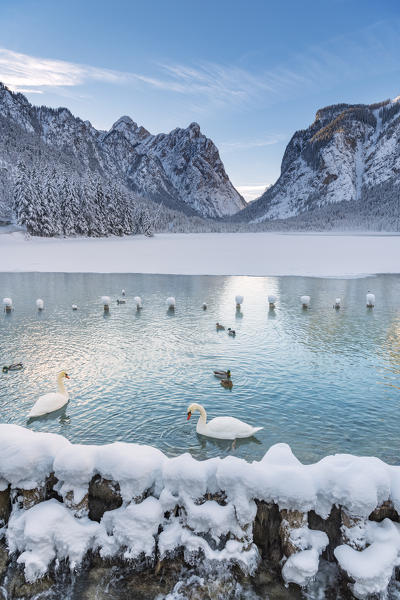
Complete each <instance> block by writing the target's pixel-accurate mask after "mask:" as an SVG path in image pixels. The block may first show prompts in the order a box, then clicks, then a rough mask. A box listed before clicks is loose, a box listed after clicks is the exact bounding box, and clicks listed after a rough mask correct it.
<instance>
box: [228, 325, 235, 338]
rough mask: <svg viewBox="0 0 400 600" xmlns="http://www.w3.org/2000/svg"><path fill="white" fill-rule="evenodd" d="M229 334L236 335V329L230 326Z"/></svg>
mask: <svg viewBox="0 0 400 600" xmlns="http://www.w3.org/2000/svg"><path fill="white" fill-rule="evenodd" d="M228 335H231V336H233V337H235V335H236V331H235V330H234V329H231V328H230V327H228Z"/></svg>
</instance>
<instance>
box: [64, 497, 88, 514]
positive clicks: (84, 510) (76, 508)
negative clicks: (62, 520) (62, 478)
mask: <svg viewBox="0 0 400 600" xmlns="http://www.w3.org/2000/svg"><path fill="white" fill-rule="evenodd" d="M64 504H65V506H67V507H68V508H70V509H71V510H72V511H73V512H74V514H75V516H76V517H87V516H88V514H89V494H85V495H84V496H83V498H82V500H80V501H79V502H75V499H74V492H73V491H69V492H67V493H66V494H65V496H64Z"/></svg>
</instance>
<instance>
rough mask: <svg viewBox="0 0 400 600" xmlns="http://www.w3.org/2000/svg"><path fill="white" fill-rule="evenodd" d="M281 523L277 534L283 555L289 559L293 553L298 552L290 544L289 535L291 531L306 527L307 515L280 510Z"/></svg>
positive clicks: (292, 544) (293, 545) (295, 511)
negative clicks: (278, 534)
mask: <svg viewBox="0 0 400 600" xmlns="http://www.w3.org/2000/svg"><path fill="white" fill-rule="evenodd" d="M281 517H282V522H281V524H280V528H279V532H280V537H281V543H282V550H283V553H284V555H285V556H286V557H287V558H289V556H292V554H295V552H298V550H299V549H298V548H297V546H296V545H295V544H294V543H293V542H292V540H291V537H290V533H291V531H292V529H299V528H300V527H304V526H305V525H307V514H306V513H302V512H300V511H299V510H286V509H282V510H281Z"/></svg>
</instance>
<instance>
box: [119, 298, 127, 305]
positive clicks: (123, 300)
mask: <svg viewBox="0 0 400 600" xmlns="http://www.w3.org/2000/svg"><path fill="white" fill-rule="evenodd" d="M117 304H126V300H125V298H117Z"/></svg>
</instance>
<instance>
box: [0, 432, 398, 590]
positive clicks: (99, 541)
mask: <svg viewBox="0 0 400 600" xmlns="http://www.w3.org/2000/svg"><path fill="white" fill-rule="evenodd" d="M51 474H54V476H55V478H56V479H57V480H58V481H57V483H56V484H55V485H54V484H53V486H54V489H55V490H56V491H57V492H58V494H59V495H60V499H61V498H62V499H63V501H64V502H61V501H59V500H56V499H54V498H52V499H46V493H44V494H42V495H40V494H38V495H37V496H36V500H35V502H39V503H36V504H35V505H34V506H31V507H30V508H28V509H27V510H24V506H25V508H26V505H24V503H23V502H22V501H21V498H23V497H24V494H26V493H28V492H26V491H27V490H32V489H34V488H36V489H37V488H43V487H45V486H46V485H47V486H48V485H49V476H50V475H51ZM94 477H97V478H101V481H103V483H104V485H106V486H107V485H108V486H111V484H112V486H111V487H110V488H109V489H112V490H113V492H112V493H113V494H117V495H118V496H119V499H120V506H119V508H114V509H112V510H109V509H108V508H107V507H105V508H104V511H103V512H102V514H101V516H100V517H99V519H98V520H99V522H95V521H93V520H91V519H90V518H88V517H89V516H90V503H91V498H90V493H89V492H90V489H91V488H90V485H91V482H92V481H93V478H94ZM0 480H1V490H3V493H4V490H7V489H9V488H11V492H10V494H11V499H12V500H13V508H12V512H11V516H10V518H9V522H8V527H6V528H4V530H3V531H4V532H5V534H6V538H7V542H8V546H9V549H10V551H11V552H17V553H19V557H18V562H20V563H23V564H24V567H25V575H26V578H27V580H28V581H34V580H35V579H36V578H37V577H41V576H42V575H43V574H44V573H45V572H46V571H47V569H48V567H49V565H50V564H51V563H52V561H53V560H55V559H58V560H61V559H67V558H68V559H69V563H70V566H71V568H75V566H77V565H79V564H80V562H81V561H82V559H83V557H84V556H85V554H86V552H87V551H88V549H91V550H95V551H98V552H99V553H100V555H101V556H102V557H115V556H120V557H122V558H124V559H129V560H136V559H140V560H143V558H145V559H147V560H149V561H151V562H152V563H153V564H154V562H155V561H156V560H160V559H163V558H165V557H169V556H171V555H172V556H173V555H175V554H176V553H177V552H183V555H184V559H185V561H186V562H187V563H189V564H195V563H196V561H198V558H199V556H202V557H203V558H205V559H206V560H211V561H219V562H221V561H223V562H227V563H231V564H237V565H239V566H240V567H241V569H242V570H243V571H244V572H245V573H250V574H252V573H254V572H255V570H256V569H257V566H258V563H259V558H260V555H259V549H258V547H257V546H256V544H255V542H254V539H253V528H254V523H255V521H256V519H257V515H258V508H257V506H258V505H259V503H260V502H263V503H264V506H265V507H268V506H272V505H278V507H279V510H280V511H281V513H280V515H281V516H280V520H279V522H278V525H277V527H278V528H280V531H281V536H282V548H283V552H282V555H283V556H282V558H283V561H282V564H283V568H282V576H283V578H284V580H285V581H286V582H288V583H289V582H294V583H297V584H298V585H301V586H304V585H306V584H307V582H309V581H310V579H312V578H313V577H315V575H316V573H317V572H318V568H319V559H320V555H321V554H322V552H323V551H324V549H325V548H326V547H327V545H328V543H329V541H330V540H329V538H328V536H327V532H328V530H329V528H328V527H326V532H325V531H319V530H314V529H312V528H310V527H309V525H308V517H307V513H308V512H309V511H311V510H313V511H315V513H317V515H319V516H320V517H321V518H322V519H325V520H326V519H328V518H330V515H331V511H332V508H333V507H334V506H340V507H341V511H342V513H343V514H346V515H347V521H346V523H347V529H346V527H345V524H344V523H345V521H344V520H343V523H342V522H341V523H342V525H340V523H339V525H338V526H337V527H338V531H339V529H340V526H341V527H342V539H343V541H344V542H347V543H342V544H341V545H339V546H337V547H336V550H335V555H336V558H337V560H338V562H339V564H340V566H341V568H342V569H343V571H345V572H347V573H348V575H349V577H350V578H351V579H352V581H353V582H354V585H353V589H354V593H355V594H356V595H357V597H360V598H363V597H364V596H365V595H366V594H368V593H373V592H378V591H379V592H381V591H384V590H385V589H386V587H387V586H388V584H389V582H390V580H391V578H392V576H393V572H394V569H395V567H396V566H397V565H399V564H400V525H399V524H397V523H394V522H392V521H391V520H389V519H388V518H386V519H384V520H383V521H382V522H381V523H375V522H372V521H369V520H368V517H369V516H371V513H372V512H373V511H375V509H377V507H380V506H382V505H383V503H384V502H385V503H388V502H390V506H391V507H392V511H397V513H400V467H398V466H390V465H387V464H386V463H384V462H382V461H380V460H378V459H376V458H365V457H356V456H351V455H345V454H342V455H340V454H339V455H334V456H328V457H326V458H324V459H323V460H321V461H319V462H317V463H315V464H311V465H303V464H302V463H300V461H299V460H298V459H297V458H296V457H295V456H294V455H293V454H292V452H291V450H290V447H289V446H288V445H286V444H276V445H275V446H272V447H271V448H270V449H269V450H268V452H267V453H266V454H265V456H264V457H263V459H262V460H261V461H254V462H252V463H248V462H246V461H244V460H242V459H238V458H236V457H232V456H230V457H226V458H224V459H220V458H212V459H209V460H205V461H197V460H195V459H194V458H193V457H192V456H191V455H190V454H183V455H181V456H178V457H175V458H171V459H169V458H167V457H166V456H165V455H164V454H163V453H162V452H160V451H159V450H157V449H156V448H152V447H150V446H141V445H139V444H127V443H122V442H117V443H114V444H109V445H105V446H85V445H80V444H71V443H70V442H68V441H67V440H65V439H64V438H63V437H61V436H58V435H52V434H47V433H34V432H32V431H30V430H29V429H25V428H23V427H18V426H15V425H5V424H0ZM46 489H47V488H46ZM40 500H42V501H40ZM256 501H257V502H256ZM257 503H258V504H257ZM78 505H79V506H78ZM349 515H350V516H351V519H352V521H351V524H354V528H353V529H354V530H353V529H352V528H351V527H350V528H349ZM397 516H398V515H397ZM0 531H1V530H0ZM263 535H265V536H268V529H267V530H266V531H265V534H263ZM360 540H361V542H360ZM356 541H357V543H359V544H361V548H358V549H357V548H355V547H354V546H356V544H355V543H353V542H356ZM285 554H286V556H285Z"/></svg>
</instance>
